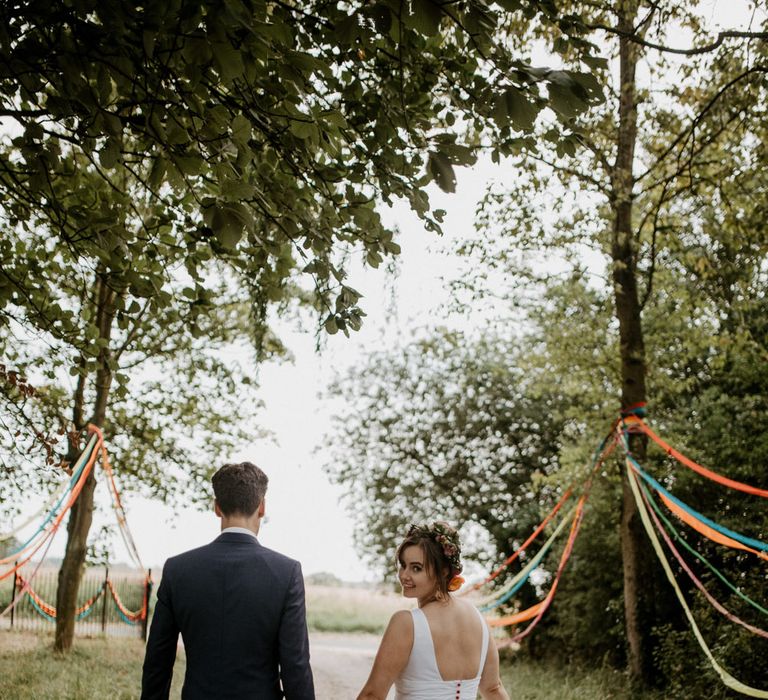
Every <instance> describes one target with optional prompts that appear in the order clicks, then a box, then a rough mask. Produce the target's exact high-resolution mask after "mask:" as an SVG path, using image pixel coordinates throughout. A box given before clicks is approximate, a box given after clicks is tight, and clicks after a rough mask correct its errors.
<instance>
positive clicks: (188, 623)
mask: <svg viewBox="0 0 768 700" xmlns="http://www.w3.org/2000/svg"><path fill="white" fill-rule="evenodd" d="M179 633H181V637H182V640H183V642H184V650H185V652H186V656H187V671H186V675H185V676H184V687H183V689H182V698H183V699H184V700H212V699H216V700H218V698H222V699H224V698H237V699H238V700H241V699H244V698H253V699H254V700H280V699H281V698H286V700H314V697H315V691H314V686H313V683H312V670H311V668H310V666H309V640H308V637H307V620H306V611H305V606H304V579H303V577H302V574H301V565H300V564H299V562H297V561H294V560H293V559H289V558H288V557H286V556H283V555H282V554H278V553H277V552H274V551H272V550H271V549H267V548H266V547H263V546H262V545H261V544H259V543H258V542H257V541H256V539H255V538H254V537H251V536H250V535H247V534H244V533H238V532H225V533H222V534H221V535H219V537H217V538H216V539H215V540H214V541H213V542H211V543H210V544H208V545H205V546H204V547H199V548H198V549H193V550H191V551H189V552H185V553H184V554H180V555H179V556H176V557H171V558H170V559H169V560H168V561H167V562H166V564H165V567H164V568H163V577H162V579H161V581H160V586H159V588H158V590H157V605H156V606H155V612H154V617H153V618H152V625H151V627H150V631H149V639H148V641H147V649H146V655H145V657H144V672H143V675H142V684H141V697H142V700H154V699H155V698H167V697H168V693H169V691H170V687H171V677H172V675H173V664H174V660H175V658H176V647H177V644H178V637H179Z"/></svg>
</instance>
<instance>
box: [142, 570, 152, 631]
mask: <svg viewBox="0 0 768 700" xmlns="http://www.w3.org/2000/svg"><path fill="white" fill-rule="evenodd" d="M151 595H152V569H149V570H148V571H147V580H146V581H145V582H144V617H143V618H142V620H141V638H142V639H143V640H144V641H145V642H146V641H147V629H148V625H149V596H151Z"/></svg>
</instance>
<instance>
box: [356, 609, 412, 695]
mask: <svg viewBox="0 0 768 700" xmlns="http://www.w3.org/2000/svg"><path fill="white" fill-rule="evenodd" d="M412 647H413V619H412V617H411V613H410V612H409V611H408V610H400V611H399V612H396V613H395V614H394V615H393V616H392V619H391V620H390V621H389V625H387V629H386V631H385V632H384V637H382V640H381V644H380V645H379V651H378V652H377V653H376V659H375V660H374V662H373V668H372V669H371V675H370V676H369V677H368V682H367V683H366V684H365V685H364V686H363V689H362V690H361V691H360V694H359V695H358V696H357V700H385V698H386V697H387V693H388V692H389V689H390V688H391V687H392V684H393V683H394V682H395V679H396V678H397V677H398V676H399V675H400V673H401V672H402V670H403V669H404V668H405V666H406V664H407V663H408V658H409V657H410V655H411V648H412Z"/></svg>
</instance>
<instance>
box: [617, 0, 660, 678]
mask: <svg viewBox="0 0 768 700" xmlns="http://www.w3.org/2000/svg"><path fill="white" fill-rule="evenodd" d="M618 8H619V9H618V13H617V14H618V28H619V30H620V31H621V32H624V33H631V32H632V29H633V24H634V22H635V19H636V16H637V3H636V0H619V2H618ZM637 58H638V47H637V44H634V43H633V42H631V41H630V40H629V39H628V38H626V37H625V36H622V37H621V39H620V43H619V76H620V77H619V79H620V86H619V91H620V92H619V129H618V133H617V151H616V164H615V168H614V172H613V178H612V193H613V209H614V228H613V241H612V250H611V256H612V263H613V284H614V295H615V302H616V316H617V318H618V321H619V340H620V353H621V382H622V392H621V405H622V408H627V407H629V406H633V405H635V404H638V403H644V402H645V401H646V389H645V375H646V361H645V345H644V342H643V328H642V318H641V307H640V301H639V296H638V289H637V247H638V243H637V241H636V240H635V235H634V233H633V226H632V207H633V192H632V190H633V186H634V177H633V164H634V154H635V143H636V139H637V100H636V94H635V69H636V66H637ZM646 447H647V440H646V439H645V438H644V436H638V435H633V436H632V437H631V442H630V449H631V450H632V452H633V454H634V455H635V456H636V458H637V459H638V460H639V461H641V462H642V461H643V460H644V458H645V454H646ZM627 478H628V477H627V474H626V473H624V475H623V488H622V509H621V521H620V533H621V551H622V562H623V573H624V618H625V624H626V634H627V646H628V649H627V660H628V665H629V673H630V677H631V679H632V681H633V682H634V683H635V684H636V685H640V686H646V685H649V684H650V681H651V678H652V670H653V666H652V663H653V659H652V654H651V634H650V633H651V629H652V626H653V622H654V619H653V617H654V616H653V606H652V600H650V598H651V596H650V595H649V593H650V590H651V589H652V586H651V585H649V584H650V581H651V577H649V576H648V572H649V569H650V568H651V567H650V559H649V557H648V543H647V541H646V539H645V533H644V531H643V527H642V523H641V522H640V517H639V513H638V511H637V506H636V504H635V501H634V498H633V497H632V492H631V490H630V487H629V483H628V481H627Z"/></svg>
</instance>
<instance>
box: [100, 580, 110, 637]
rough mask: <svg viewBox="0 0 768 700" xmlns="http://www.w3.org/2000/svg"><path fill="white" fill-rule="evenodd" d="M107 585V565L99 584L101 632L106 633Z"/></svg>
mask: <svg viewBox="0 0 768 700" xmlns="http://www.w3.org/2000/svg"><path fill="white" fill-rule="evenodd" d="M108 585H109V567H108V566H106V567H104V583H102V584H101V590H102V594H101V595H102V596H103V600H102V601H101V633H102V634H106V633H107V594H108V591H107V588H108Z"/></svg>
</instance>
